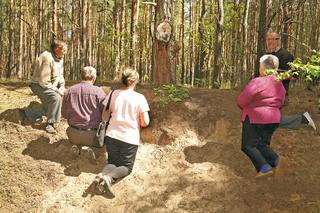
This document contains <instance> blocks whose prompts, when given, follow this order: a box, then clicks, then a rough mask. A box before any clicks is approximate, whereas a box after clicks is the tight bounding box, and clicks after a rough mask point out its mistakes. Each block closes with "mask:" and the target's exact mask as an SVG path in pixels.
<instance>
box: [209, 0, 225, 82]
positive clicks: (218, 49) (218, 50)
mask: <svg viewBox="0 0 320 213" xmlns="http://www.w3.org/2000/svg"><path fill="white" fill-rule="evenodd" d="M218 14H219V15H218V16H219V17H218V20H217V26H216V39H215V50H214V62H213V75H212V77H213V78H212V86H213V88H219V87H220V84H221V82H220V80H221V79H220V75H221V58H222V54H223V53H222V45H223V40H222V35H223V24H224V10H223V0H219V1H218Z"/></svg>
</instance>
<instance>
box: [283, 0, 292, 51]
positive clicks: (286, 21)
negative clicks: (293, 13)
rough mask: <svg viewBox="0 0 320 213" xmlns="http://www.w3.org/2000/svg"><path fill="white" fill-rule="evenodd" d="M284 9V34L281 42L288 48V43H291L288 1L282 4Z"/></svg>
mask: <svg viewBox="0 0 320 213" xmlns="http://www.w3.org/2000/svg"><path fill="white" fill-rule="evenodd" d="M282 9H283V21H282V25H283V31H282V32H283V34H282V36H281V43H282V47H283V48H284V49H288V44H289V40H288V34H289V24H290V23H289V22H290V19H291V18H290V16H289V14H288V3H287V2H286V1H285V2H284V3H283V4H282Z"/></svg>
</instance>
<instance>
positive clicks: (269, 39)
mask: <svg viewBox="0 0 320 213" xmlns="http://www.w3.org/2000/svg"><path fill="white" fill-rule="evenodd" d="M279 39H280V38H267V40H268V41H271V40H275V41H277V40H279Z"/></svg>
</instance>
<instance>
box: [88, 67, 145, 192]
mask: <svg viewBox="0 0 320 213" xmlns="http://www.w3.org/2000/svg"><path fill="white" fill-rule="evenodd" d="M138 80H139V74H138V73H137V72H136V71H135V70H132V69H126V70H125V71H124V72H123V73H122V78H121V82H122V84H123V88H121V89H119V90H114V91H113V94H112V96H111V101H110V108H109V110H110V112H111V119H110V121H109V126H108V128H107V131H106V137H105V143H106V145H107V152H108V162H107V164H106V165H105V167H104V168H103V170H102V172H101V173H100V174H98V176H97V177H96V178H95V180H94V182H95V184H96V187H97V188H96V189H97V190H98V191H99V193H105V192H107V193H109V194H111V195H112V196H114V193H113V191H112V189H111V186H112V184H113V183H114V182H115V181H116V180H119V179H121V178H123V177H125V176H127V175H129V174H130V173H131V171H132V169H133V165H134V162H135V159H136V153H137V150H138V145H139V142H140V127H146V126H148V125H149V121H150V119H149V114H148V111H149V110H150V109H149V105H148V103H147V100H146V98H145V97H144V95H142V94H140V93H138V92H136V91H134V89H135V86H136V84H137V82H138ZM109 95H110V94H109ZM109 95H108V97H109Z"/></svg>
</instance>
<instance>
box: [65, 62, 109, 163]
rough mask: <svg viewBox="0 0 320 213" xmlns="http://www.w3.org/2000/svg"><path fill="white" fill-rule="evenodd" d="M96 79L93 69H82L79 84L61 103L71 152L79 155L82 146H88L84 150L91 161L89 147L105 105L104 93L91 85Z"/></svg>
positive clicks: (91, 153)
mask: <svg viewBox="0 0 320 213" xmlns="http://www.w3.org/2000/svg"><path fill="white" fill-rule="evenodd" d="M96 77H97V71H96V69H95V68H93V67H91V66H87V67H84V68H83V69H82V71H81V82H80V83H78V84H76V85H74V86H72V87H70V88H69V89H68V90H67V92H66V93H65V95H64V98H63V103H62V116H63V117H64V118H66V119H67V121H68V124H69V127H68V128H67V135H68V138H69V140H70V142H71V143H72V144H73V146H72V148H73V151H74V152H75V153H77V154H80V152H81V148H82V146H89V147H86V149H87V150H88V151H89V153H90V155H91V157H92V158H93V159H95V158H96V157H95V154H94V152H93V150H92V149H91V148H90V146H91V145H92V141H93V138H94V136H95V134H96V131H97V128H98V126H99V123H100V122H101V113H102V110H103V109H104V108H105V107H106V104H107V103H106V94H105V93H104V91H103V90H102V89H101V88H100V87H97V86H94V85H93V84H94V82H95V80H96Z"/></svg>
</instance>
